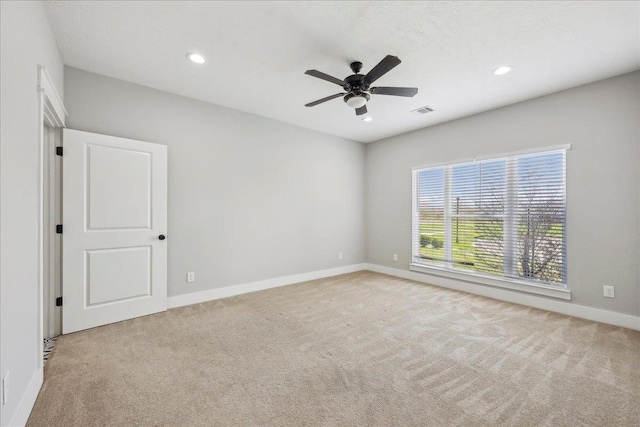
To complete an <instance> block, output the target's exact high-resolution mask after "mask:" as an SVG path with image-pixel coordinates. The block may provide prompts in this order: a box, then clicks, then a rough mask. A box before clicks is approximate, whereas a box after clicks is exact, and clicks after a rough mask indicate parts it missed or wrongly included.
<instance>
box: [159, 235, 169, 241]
mask: <svg viewBox="0 0 640 427" xmlns="http://www.w3.org/2000/svg"><path fill="white" fill-rule="evenodd" d="M166 238H167V237H166V236H165V235H164V234H161V235H159V236H158V239H160V240H164V239H166Z"/></svg>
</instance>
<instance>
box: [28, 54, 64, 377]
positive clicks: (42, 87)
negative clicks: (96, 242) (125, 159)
mask: <svg viewBox="0 0 640 427" xmlns="http://www.w3.org/2000/svg"><path fill="white" fill-rule="evenodd" d="M37 89H38V108H39V109H38V174H39V175H38V285H37V286H38V289H37V296H38V301H37V303H38V305H37V307H38V309H37V310H38V311H37V317H38V322H37V331H38V333H37V340H38V341H37V343H36V348H37V369H38V370H40V372H41V373H42V369H43V365H44V364H43V361H42V352H43V348H42V345H43V336H44V304H45V301H44V286H45V277H48V273H47V272H45V271H44V259H45V257H48V258H49V259H50V257H51V255H52V254H51V251H50V248H49V247H45V241H46V239H45V233H46V232H47V230H48V228H49V227H48V223H49V218H45V212H49V209H48V208H47V207H46V202H47V198H46V195H47V194H48V191H49V184H50V174H45V164H44V162H45V159H46V158H48V157H47V156H45V151H44V150H45V148H46V145H45V126H48V127H50V128H52V129H53V130H54V133H56V132H57V133H60V129H62V128H64V127H65V117H66V116H67V115H68V114H67V110H66V109H65V108H64V104H63V103H62V99H61V98H60V95H58V91H57V90H56V88H55V86H54V84H53V81H52V80H51V77H50V76H49V73H48V72H47V69H46V68H45V67H44V66H42V65H38V88H37ZM45 221H47V223H46V224H45ZM46 285H47V286H48V285H49V284H48V283H47V284H46ZM40 378H42V376H40ZM40 385H41V384H40Z"/></svg>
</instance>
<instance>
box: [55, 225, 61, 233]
mask: <svg viewBox="0 0 640 427" xmlns="http://www.w3.org/2000/svg"><path fill="white" fill-rule="evenodd" d="M56 233H58V234H62V224H58V225H56Z"/></svg>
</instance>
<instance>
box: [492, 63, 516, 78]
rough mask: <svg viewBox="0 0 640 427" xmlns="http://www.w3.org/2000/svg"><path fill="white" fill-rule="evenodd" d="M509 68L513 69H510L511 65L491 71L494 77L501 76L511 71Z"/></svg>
mask: <svg viewBox="0 0 640 427" xmlns="http://www.w3.org/2000/svg"><path fill="white" fill-rule="evenodd" d="M511 68H513V67H511V65H503V66H502V67H499V68H496V69H495V70H493V74H495V75H496V76H501V75H503V74H507V73H508V72H509V71H511Z"/></svg>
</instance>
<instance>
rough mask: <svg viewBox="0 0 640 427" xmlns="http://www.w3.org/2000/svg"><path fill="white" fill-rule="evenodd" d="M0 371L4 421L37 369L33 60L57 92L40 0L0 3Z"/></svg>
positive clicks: (57, 67) (52, 46) (58, 69)
mask: <svg viewBox="0 0 640 427" xmlns="http://www.w3.org/2000/svg"><path fill="white" fill-rule="evenodd" d="M0 16H1V23H0V31H1V33H0V43H1V45H0V55H1V58H0V64H1V65H0V67H1V68H0V87H1V89H0V92H1V96H0V102H1V107H0V123H2V126H1V133H0V207H1V213H0V236H1V237H2V239H0V240H1V243H0V266H1V269H0V271H1V273H0V324H1V333H0V336H1V337H2V339H1V342H0V372H1V373H2V376H4V375H5V374H6V373H7V371H9V372H10V381H9V384H10V390H9V400H8V402H7V404H6V405H5V406H2V407H1V409H0V412H2V416H1V421H0V422H1V425H3V426H5V425H9V423H10V422H11V420H13V418H14V417H15V415H16V412H17V409H18V405H19V403H20V401H21V400H22V398H23V396H24V395H25V393H26V391H27V387H28V385H29V382H30V381H31V378H32V377H33V375H34V374H35V373H36V372H37V370H36V368H37V360H36V354H37V347H36V346H37V345H38V342H37V341H38V340H37V329H36V325H37V319H38V304H37V302H38V299H37V289H38V234H37V232H38V231H37V225H38V171H39V166H38V153H39V149H38V135H39V134H38V132H39V124H38V109H39V106H38V64H40V65H44V66H45V67H46V68H47V70H48V71H49V75H50V76H51V78H52V80H53V83H54V84H55V86H56V88H57V89H58V91H59V92H60V95H61V96H62V90H63V87H62V73H63V67H62V61H61V60H60V56H59V54H58V48H57V46H56V42H55V40H54V38H53V34H52V32H51V28H50V27H49V21H48V20H47V16H46V15H45V11H44V7H43V5H42V3H41V2H4V1H3V2H0Z"/></svg>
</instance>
